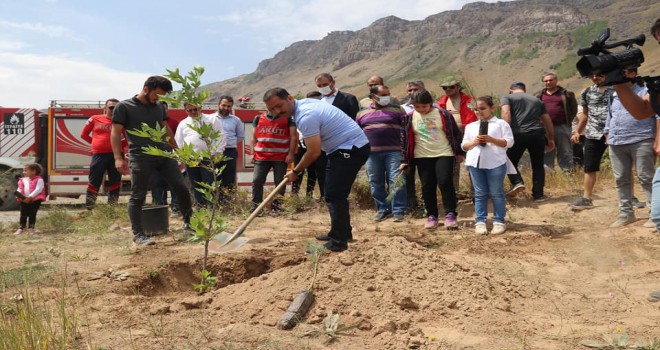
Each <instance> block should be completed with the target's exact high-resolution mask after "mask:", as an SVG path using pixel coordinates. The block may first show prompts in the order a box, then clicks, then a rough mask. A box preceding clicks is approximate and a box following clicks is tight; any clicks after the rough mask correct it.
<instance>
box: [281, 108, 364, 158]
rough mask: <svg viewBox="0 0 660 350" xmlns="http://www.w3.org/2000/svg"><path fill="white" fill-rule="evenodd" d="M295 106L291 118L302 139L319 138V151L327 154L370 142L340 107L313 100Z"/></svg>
mask: <svg viewBox="0 0 660 350" xmlns="http://www.w3.org/2000/svg"><path fill="white" fill-rule="evenodd" d="M295 103H296V105H295V109H294V113H293V118H294V121H295V123H296V127H297V128H298V130H299V131H300V133H301V134H302V137H303V138H304V139H306V138H308V137H312V136H316V135H319V136H320V137H321V150H323V151H325V152H326V153H327V154H331V153H333V152H335V151H337V150H340V149H351V148H353V146H355V147H358V148H359V147H362V146H364V145H366V144H368V143H369V140H368V139H367V136H366V135H365V134H364V132H363V131H362V129H360V127H359V126H358V125H357V124H356V123H355V121H353V119H351V118H350V117H349V116H348V115H347V114H346V113H344V112H342V111H341V110H340V109H339V108H337V107H335V106H332V105H330V104H328V103H326V102H323V101H320V100H317V99H312V98H305V99H302V100H297V101H296V102H295Z"/></svg>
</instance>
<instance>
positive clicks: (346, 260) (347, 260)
mask: <svg viewBox="0 0 660 350" xmlns="http://www.w3.org/2000/svg"><path fill="white" fill-rule="evenodd" d="M339 263H340V264H342V265H344V266H352V265H353V264H355V262H354V261H353V257H352V256H349V255H345V256H341V257H340V258H339Z"/></svg>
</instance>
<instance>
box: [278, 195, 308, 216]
mask: <svg viewBox="0 0 660 350" xmlns="http://www.w3.org/2000/svg"><path fill="white" fill-rule="evenodd" d="M315 205H316V202H315V201H314V199H313V198H312V197H307V196H286V197H284V199H283V201H282V209H283V211H284V213H286V214H288V215H293V214H295V213H301V212H304V211H307V210H310V209H312V208H313V207H314V206H315Z"/></svg>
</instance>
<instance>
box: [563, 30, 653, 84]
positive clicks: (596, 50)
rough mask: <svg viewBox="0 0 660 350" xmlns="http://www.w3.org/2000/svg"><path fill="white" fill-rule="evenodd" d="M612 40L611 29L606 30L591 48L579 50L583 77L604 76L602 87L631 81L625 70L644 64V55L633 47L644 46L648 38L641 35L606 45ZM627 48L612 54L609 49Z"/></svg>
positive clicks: (577, 65) (580, 68)
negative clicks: (625, 74) (624, 73)
mask: <svg viewBox="0 0 660 350" xmlns="http://www.w3.org/2000/svg"><path fill="white" fill-rule="evenodd" d="M609 38H610V28H607V29H605V31H604V32H603V33H601V34H600V36H599V37H598V39H596V41H594V42H593V43H591V46H589V47H583V48H581V49H579V50H578V52H577V54H578V56H583V57H582V58H581V59H580V60H579V61H578V62H577V64H576V67H577V70H578V72H580V75H581V76H582V77H589V76H590V75H591V74H604V75H605V82H604V83H603V84H602V85H614V84H620V83H624V82H626V81H630V79H627V78H626V77H625V76H624V75H623V72H622V71H623V69H624V68H633V67H635V68H636V67H639V66H640V65H641V64H642V63H643V62H644V54H643V53H642V50H640V49H639V48H636V47H633V45H638V46H643V45H644V42H645V41H646V36H644V34H640V35H638V36H636V37H634V38H632V39H626V40H622V41H618V42H615V43H611V44H605V42H606V41H607V40H608V39H609ZM619 46H625V49H624V50H623V51H620V52H615V53H612V52H610V51H609V49H613V48H616V47H619Z"/></svg>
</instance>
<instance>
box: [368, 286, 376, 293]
mask: <svg viewBox="0 0 660 350" xmlns="http://www.w3.org/2000/svg"><path fill="white" fill-rule="evenodd" d="M375 290H376V287H374V286H368V287H367V292H373V291H375Z"/></svg>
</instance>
